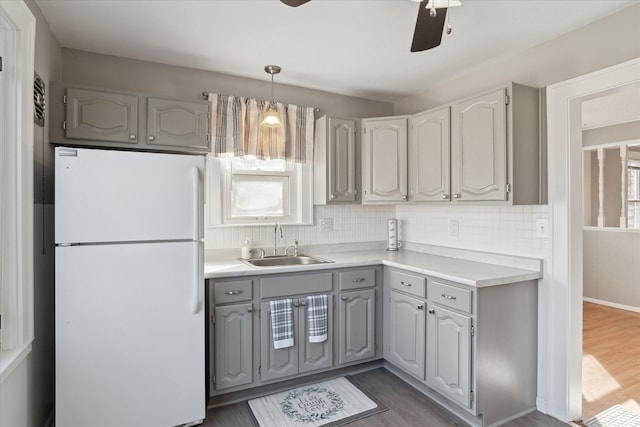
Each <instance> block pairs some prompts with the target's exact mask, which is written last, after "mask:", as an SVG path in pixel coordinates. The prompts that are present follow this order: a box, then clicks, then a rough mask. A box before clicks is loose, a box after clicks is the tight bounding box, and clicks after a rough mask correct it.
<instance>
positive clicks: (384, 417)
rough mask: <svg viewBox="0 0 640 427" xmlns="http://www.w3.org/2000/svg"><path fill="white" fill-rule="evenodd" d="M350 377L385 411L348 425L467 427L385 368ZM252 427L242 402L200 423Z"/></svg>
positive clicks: (524, 425) (532, 420) (540, 417)
mask: <svg viewBox="0 0 640 427" xmlns="http://www.w3.org/2000/svg"><path fill="white" fill-rule="evenodd" d="M353 377H354V378H355V379H356V380H357V381H358V382H359V383H360V384H361V385H362V386H363V387H364V388H365V389H366V390H367V391H368V392H369V393H371V394H372V395H374V396H375V397H376V398H377V399H379V400H380V401H381V402H382V403H383V404H385V405H386V406H387V407H388V408H389V410H388V411H385V412H382V413H380V414H376V415H372V416H370V417H367V418H364V419H361V420H358V421H355V422H353V423H351V424H349V426H353V427H417V426H421V427H443V426H467V425H468V424H466V423H465V422H464V421H462V420H461V419H459V418H457V417H455V416H454V415H453V414H452V413H451V412H449V411H448V410H446V409H444V408H443V407H441V406H440V405H438V404H437V403H435V402H434V401H432V400H431V399H429V398H428V397H426V396H424V395H423V394H422V393H420V392H418V391H416V390H415V389H414V388H413V387H411V386H410V385H408V384H407V383H405V382H404V381H402V380H401V379H400V378H398V377H396V376H395V375H394V374H392V373H391V372H389V371H387V370H386V369H385V368H377V369H373V370H370V371H367V372H362V373H359V374H356V375H354V376H353ZM252 425H253V424H252V417H251V415H250V414H249V409H248V406H247V405H246V404H245V403H244V402H241V403H235V404H231V405H226V406H221V407H218V408H212V409H209V411H208V412H207V419H206V420H205V422H204V424H203V426H205V427H213V426H215V427H227V426H228V427H245V426H252ZM567 425H568V424H565V423H562V422H560V421H558V420H556V419H554V418H551V417H548V416H546V415H544V414H542V413H540V412H534V413H531V414H529V415H526V416H524V417H521V418H518V419H517V420H514V421H512V422H509V423H507V424H505V426H508V427H560V426H567ZM273 427H277V426H273Z"/></svg>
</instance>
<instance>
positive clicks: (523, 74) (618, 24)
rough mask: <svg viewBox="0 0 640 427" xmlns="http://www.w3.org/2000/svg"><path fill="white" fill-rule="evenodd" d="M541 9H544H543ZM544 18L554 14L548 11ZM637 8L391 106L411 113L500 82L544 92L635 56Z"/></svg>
mask: <svg viewBox="0 0 640 427" xmlns="http://www.w3.org/2000/svg"><path fill="white" fill-rule="evenodd" d="M543 7H544V6H543ZM549 13H553V10H552V8H550V10H549ZM639 22H640V4H637V5H634V6H631V7H628V8H626V9H624V10H622V11H620V12H617V13H615V14H613V15H610V16H607V17H604V18H603V19H601V20H598V21H596V22H594V23H592V24H589V25H587V26H584V27H582V28H579V29H577V30H575V31H572V32H570V33H568V34H565V35H563V36H561V37H558V38H556V39H554V40H550V41H548V42H545V43H543V44H540V45H538V46H535V47H532V48H530V49H527V50H525V51H523V52H521V53H520V54H517V55H514V56H511V57H509V58H506V59H504V60H501V61H498V62H493V63H488V64H484V65H481V66H479V67H477V68H473V69H470V70H468V72H467V73H466V74H465V75H463V76H461V77H456V78H454V79H451V80H448V81H445V82H442V83H441V84H440V85H438V86H437V87H435V88H433V89H429V90H427V91H422V92H420V93H417V94H415V95H411V96H408V97H406V98H404V99H402V100H400V101H398V102H396V103H395V114H412V113H417V112H420V111H423V110H427V109H429V108H432V107H437V106H439V105H444V104H447V103H449V102H451V101H455V100H457V99H460V98H464V97H467V96H471V95H473V94H476V93H478V92H481V91H484V90H487V89H491V88H494V87H496V86H499V85H501V84H503V83H504V82H509V81H514V82H517V83H521V84H525V85H529V86H533V87H545V86H549V85H551V84H553V83H557V82H561V81H564V80H567V79H570V78H573V77H577V76H580V75H583V74H587V73H590V72H592V71H596V70H600V69H602V68H606V67H609V66H611V65H614V64H618V63H621V62H624V61H628V60H630V59H634V58H637V57H640V25H638V23H639Z"/></svg>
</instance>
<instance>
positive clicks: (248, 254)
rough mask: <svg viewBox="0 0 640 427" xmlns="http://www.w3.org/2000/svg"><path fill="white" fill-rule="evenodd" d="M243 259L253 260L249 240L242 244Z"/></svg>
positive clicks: (246, 239)
mask: <svg viewBox="0 0 640 427" xmlns="http://www.w3.org/2000/svg"><path fill="white" fill-rule="evenodd" d="M241 257H242V259H249V258H251V248H250V247H249V238H248V237H247V238H245V239H244V243H243V244H242V256H241Z"/></svg>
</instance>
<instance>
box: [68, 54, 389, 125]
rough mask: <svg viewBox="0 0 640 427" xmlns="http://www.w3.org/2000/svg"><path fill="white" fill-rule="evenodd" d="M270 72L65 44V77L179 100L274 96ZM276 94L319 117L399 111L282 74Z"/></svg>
mask: <svg viewBox="0 0 640 427" xmlns="http://www.w3.org/2000/svg"><path fill="white" fill-rule="evenodd" d="M268 77H269V76H268V75H267V74H266V73H265V78H264V80H254V79H248V78H244V77H236V76H231V75H228V74H220V73H214V72H211V71H203V70H196V69H193V68H185V67H176V66H173V65H164V64H158V63H155V62H147V61H138V60H134V59H128V58H121V57H116V56H108V55H101V54H97V53H90V52H85V51H80V50H75V49H66V48H65V49H62V81H64V82H67V83H75V84H82V85H89V86H95V87H102V88H107V89H118V90H125V91H134V92H142V93H149V94H154V95H159V96H166V97H172V98H178V99H202V92H214V93H222V94H228V95H238V96H247V97H252V98H257V99H269V97H270V90H271V86H270V80H269V79H268ZM274 97H275V99H276V100H277V101H280V102H284V103H289V104H297V105H306V106H310V107H316V108H320V111H319V112H316V117H319V115H322V114H329V115H335V116H342V117H345V116H347V117H376V116H385V115H391V114H392V113H393V105H392V104H391V103H389V102H379V101H371V100H368V99H363V98H356V97H352V96H344V95H338V94H334V93H329V92H322V91H318V90H312V89H306V88H301V87H296V86H288V85H280V84H278V79H277V77H276V79H275V89H274Z"/></svg>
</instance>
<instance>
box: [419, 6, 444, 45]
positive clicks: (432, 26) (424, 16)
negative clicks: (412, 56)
mask: <svg viewBox="0 0 640 427" xmlns="http://www.w3.org/2000/svg"><path fill="white" fill-rule="evenodd" d="M426 4H427V2H426V0H425V1H422V2H420V5H419V9H418V19H417V20H416V29H415V32H414V33H413V42H412V43H411V52H420V51H423V50H427V49H432V48H434V47H436V46H439V45H440V42H441V41H442V30H443V29H444V20H445V18H446V17H447V8H446V7H445V8H442V9H436V11H437V14H436V16H435V17H433V18H432V17H431V15H430V13H429V12H430V10H429V9H427V8H426V7H425V5H426Z"/></svg>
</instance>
